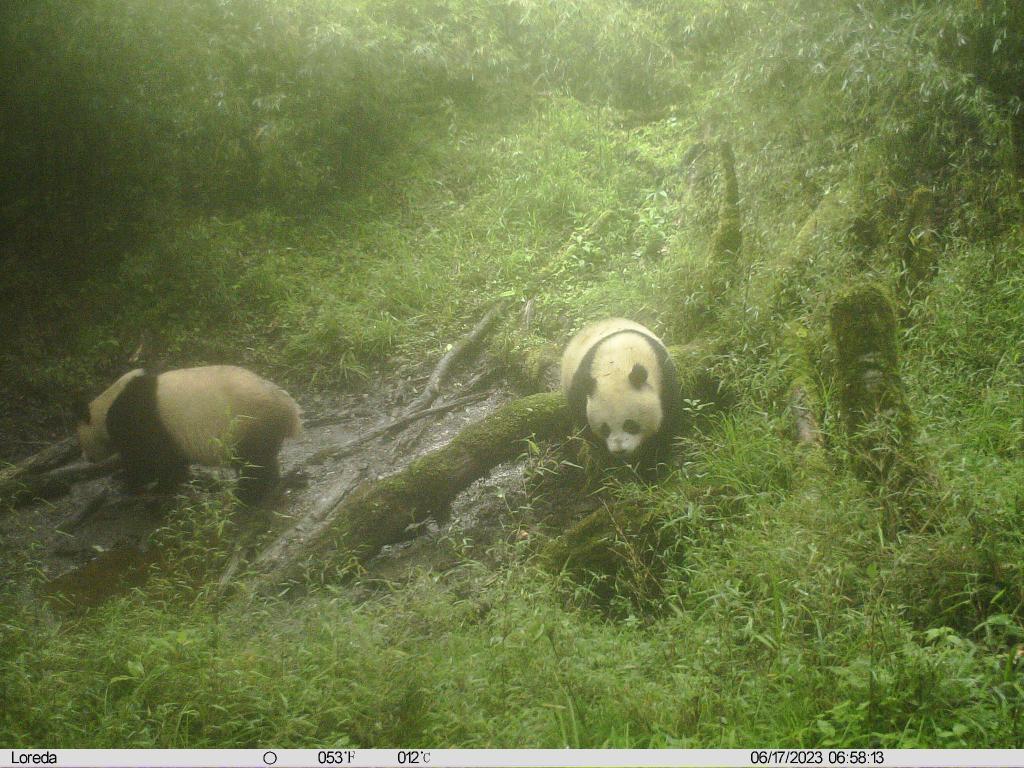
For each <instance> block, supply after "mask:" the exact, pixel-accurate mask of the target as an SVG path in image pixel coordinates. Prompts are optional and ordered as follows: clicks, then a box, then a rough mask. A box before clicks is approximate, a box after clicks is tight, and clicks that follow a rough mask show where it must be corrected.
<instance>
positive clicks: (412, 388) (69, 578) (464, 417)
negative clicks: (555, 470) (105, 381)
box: [0, 378, 527, 605]
mask: <svg viewBox="0 0 1024 768" xmlns="http://www.w3.org/2000/svg"><path fill="white" fill-rule="evenodd" d="M466 380H468V379H464V381H463V382H462V385H464V384H465V383H466ZM420 381H422V378H419V379H417V380H416V382H413V381H410V380H404V381H401V382H399V383H397V384H393V385H384V386H378V387H376V388H374V389H373V390H371V391H367V392H363V393H359V394H339V395H333V396H332V395H322V394H321V395H306V396H303V395H302V394H301V393H297V396H296V399H297V400H298V401H299V402H300V404H301V406H302V407H303V420H304V424H305V429H304V432H303V434H302V435H301V436H300V437H299V438H298V439H296V440H292V441H288V442H287V443H285V446H284V447H283V449H282V451H281V454H280V463H281V471H282V478H283V480H282V483H281V487H280V488H279V490H278V491H277V492H276V494H275V495H273V496H272V497H271V498H270V499H268V500H266V501H265V502H264V503H263V504H262V505H261V507H260V508H259V509H257V510H246V509H244V508H239V509H236V510H235V512H234V520H235V521H236V522H238V523H239V526H238V528H239V532H240V533H239V535H240V537H241V538H242V539H243V540H244V541H246V542H249V543H250V544H251V546H250V547H249V549H248V551H247V552H245V553H244V556H243V557H242V558H241V560H242V561H243V563H244V561H245V560H246V559H247V558H251V557H252V556H253V555H254V554H255V552H256V549H257V548H258V546H262V545H263V544H264V543H266V542H267V541H271V540H273V537H274V536H275V535H281V534H286V535H287V534H289V533H292V534H294V533H295V532H296V531H300V532H301V530H302V526H304V525H306V526H309V525H315V521H316V520H317V519H323V517H324V515H325V513H326V511H327V510H329V509H331V508H333V506H334V503H335V502H336V501H337V500H338V499H339V498H341V497H344V495H345V494H346V493H348V492H349V491H351V490H352V489H353V488H354V487H356V486H357V485H358V484H359V483H360V482H363V481H366V480H372V479H375V478H377V477H381V476H385V475H388V474H391V473H393V472H396V471H398V470H400V469H402V468H403V467H405V466H406V465H407V464H409V463H410V462H411V461H413V460H414V459H416V458H418V457H420V456H422V455H424V454H425V453H428V452H430V451H433V450H435V449H437V448H440V447H442V446H443V445H445V444H446V443H448V442H449V441H450V440H451V439H452V438H453V437H454V436H455V435H456V434H457V433H458V432H459V430H461V429H462V428H463V427H464V426H465V425H467V424H469V423H472V422H475V421H478V420H480V419H482V418H484V417H485V416H486V415H488V414H489V413H491V412H493V411H494V410H495V409H497V408H498V407H500V406H501V405H503V404H504V403H506V402H508V401H509V400H511V399H512V398H513V397H514V394H513V393H512V392H511V391H510V390H509V389H508V388H506V387H504V386H499V387H494V388H491V389H489V390H485V391H481V392H479V398H480V399H479V400H478V401H477V402H474V403H470V404H468V405H464V406H460V407H459V408H457V409H455V410H452V411H450V412H447V413H443V414H435V415H431V416H427V417H424V418H421V419H419V420H416V421H413V422H412V423H410V424H407V425H406V426H404V427H403V428H402V429H400V430H398V431H396V432H395V433H393V434H389V435H386V436H381V437H377V438H374V439H372V440H369V441H367V442H364V443H362V444H360V445H358V446H357V447H356V448H355V449H354V450H353V451H351V452H350V453H348V454H347V455H344V456H342V457H341V458H330V457H328V458H324V457H323V454H324V452H325V449H330V448H334V447H337V446H341V445H343V444H345V443H348V442H349V441H351V440H354V439H356V438H359V437H360V436H362V435H365V433H367V432H368V431H370V430H372V429H374V428H375V427H378V426H380V425H381V424H383V423H386V422H388V421H390V420H391V419H392V418H393V417H394V416H395V415H397V414H399V413H401V411H402V408H403V406H404V404H405V403H408V402H409V401H411V400H412V398H413V397H414V396H415V395H416V385H415V384H416V383H418V382H420ZM462 385H460V383H459V382H458V381H456V382H454V383H452V384H450V385H449V386H448V387H447V388H446V392H445V394H444V395H442V396H441V397H440V398H439V399H438V400H437V401H436V402H435V404H434V405H435V406H436V405H443V404H444V403H445V402H447V401H451V400H454V399H456V398H459V397H462V396H465V394H466V391H465V389H464V388H463V386H462ZM524 448H525V446H524ZM526 475H527V461H526V460H525V459H520V460H518V461H515V462H509V463H506V464H504V465H501V466H499V467H497V468H495V470H494V471H492V472H491V473H490V474H489V475H488V476H486V477H484V478H481V479H480V480H478V481H477V482H475V483H474V484H473V485H472V486H470V487H469V488H468V489H467V490H466V491H464V492H463V493H461V494H460V495H459V496H458V497H457V499H456V501H455V503H454V504H453V506H452V509H451V514H450V516H449V517H448V518H447V519H445V520H444V521H443V522H438V521H435V520H429V521H427V522H426V523H424V524H421V525H419V526H417V527H416V528H415V529H410V530H409V531H408V533H409V539H408V540H407V541H404V542H401V543H398V544H394V545H391V546H388V547H385V548H384V549H383V550H382V551H381V553H380V554H379V555H378V556H377V557H375V558H374V559H373V560H371V561H370V562H369V563H368V564H367V573H366V576H367V578H368V579H369V580H371V581H372V580H373V579H382V580H387V581H395V580H401V579H403V578H405V577H406V576H407V575H408V574H410V573H411V572H413V571H414V570H415V569H417V568H419V567H427V568H430V569H434V570H441V571H443V570H446V569H448V568H450V567H453V566H455V565H457V564H458V563H459V562H460V560H462V559H464V558H465V557H467V556H469V554H470V553H471V554H472V556H473V557H474V558H478V559H479V558H486V556H487V550H488V548H489V547H490V545H492V544H493V543H495V542H496V541H498V540H499V539H500V538H502V537H504V538H513V537H516V536H525V535H527V534H526V533H525V532H524V531H522V530H520V526H521V525H522V520H521V519H517V516H516V515H515V514H513V512H514V510H516V509H517V508H519V507H521V506H522V505H523V502H524V501H525V500H526V498H527V478H526ZM193 477H194V480H193V482H192V483H191V484H190V485H189V486H188V487H185V488H184V489H183V490H182V492H181V494H180V495H179V496H178V497H174V498H168V497H161V496H126V495H124V494H122V493H121V492H120V490H119V482H118V480H119V478H118V476H117V475H116V474H115V475H113V476H108V477H102V478H100V479H96V480H90V481H83V482H79V483H77V484H76V485H74V486H73V487H72V488H71V491H70V492H69V493H67V494H66V495H64V496H62V497H59V498H55V499H52V500H48V501H36V502H32V503H30V504H27V505H24V506H21V507H19V508H17V509H15V510H13V511H0V540H2V541H3V542H4V548H3V550H4V551H6V552H8V553H10V552H15V551H16V552H20V553H22V555H23V556H24V554H25V553H28V556H29V557H30V559H31V564H32V569H33V570H35V571H36V572H37V573H39V574H41V576H42V577H43V579H44V584H45V586H44V588H43V591H44V593H46V594H55V593H61V594H63V595H65V596H66V597H67V598H68V599H69V603H70V604H72V605H88V604H94V603H96V602H99V601H102V600H103V599H105V598H106V597H108V596H110V595H111V594H117V593H119V592H123V591H124V590H125V589H127V588H130V587H132V586H134V585H137V584H140V583H142V582H143V581H144V579H145V576H146V573H147V571H148V570H149V569H148V566H149V564H151V563H152V562H154V561H155V560H156V559H157V558H158V557H159V552H156V551H154V549H155V548H154V546H153V543H152V539H153V535H154V532H155V531H157V529H159V528H160V527H161V526H164V525H166V524H167V523H168V522H169V521H172V520H173V516H174V515H175V514H176V513H177V514H180V509H181V508H182V506H183V504H186V503H188V502H189V501H191V502H193V503H202V501H203V500H205V499H208V498H209V497H210V495H211V494H218V493H223V490H224V487H225V484H226V483H227V484H230V482H231V481H232V473H231V472H230V471H212V470H206V469H197V468H193ZM5 558H6V556H4V555H0V568H3V565H4V564H3V562H2V560H3V559H5ZM237 559H238V558H236V560H237ZM235 565H236V566H237V565H238V563H237V562H236V564H235ZM242 570H244V565H243V566H242V567H241V568H240V569H239V572H241V571H242ZM230 576H232V574H229V577H230ZM362 581H363V583H364V585H365V583H366V579H363V580H362ZM26 597H31V596H30V595H26Z"/></svg>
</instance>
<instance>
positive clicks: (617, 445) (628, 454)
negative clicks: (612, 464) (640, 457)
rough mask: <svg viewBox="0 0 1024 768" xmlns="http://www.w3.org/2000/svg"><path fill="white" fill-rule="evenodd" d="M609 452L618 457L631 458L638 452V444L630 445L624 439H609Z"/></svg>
mask: <svg viewBox="0 0 1024 768" xmlns="http://www.w3.org/2000/svg"><path fill="white" fill-rule="evenodd" d="M608 453H610V454H611V455H612V456H613V457H614V458H616V459H629V458H632V456H633V454H634V453H636V446H635V445H629V444H627V443H625V442H624V441H622V440H609V441H608Z"/></svg>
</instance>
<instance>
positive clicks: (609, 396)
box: [561, 318, 680, 469]
mask: <svg viewBox="0 0 1024 768" xmlns="http://www.w3.org/2000/svg"><path fill="white" fill-rule="evenodd" d="M561 381H562V391H563V392H564V393H565V395H566V398H567V399H568V401H569V410H570V412H571V413H572V416H573V419H574V420H575V421H576V422H577V423H578V424H580V425H587V426H588V427H589V431H590V435H591V438H592V439H593V440H594V441H595V442H597V443H598V444H599V445H601V446H602V447H603V448H604V450H605V451H606V452H607V453H608V454H609V455H610V456H612V457H613V458H615V459H619V460H622V461H626V462H630V463H638V464H639V465H640V466H641V467H644V468H647V469H651V468H653V467H654V466H655V465H656V464H657V462H658V461H659V460H660V459H662V458H663V457H664V456H665V454H666V452H667V449H669V448H670V447H671V443H672V437H673V436H674V434H675V432H676V428H677V422H678V417H679V400H680V395H679V377H678V374H677V373H676V368H675V364H674V363H673V362H672V358H671V357H669V354H668V351H667V350H666V349H665V345H664V344H663V343H662V342H661V340H660V339H659V338H658V337H657V336H655V335H654V334H653V333H651V331H650V330H648V329H647V328H645V327H644V326H642V325H640V323H635V322H633V321H632V320H625V319H623V318H611V319H609V320H602V321H600V322H597V323H593V324H592V325H588V326H587V327H585V328H584V329H583V330H581V331H580V332H579V333H577V334H576V335H575V336H574V337H573V338H572V340H571V341H570V342H569V346H567V347H566V349H565V352H564V354H563V355H562V376H561Z"/></svg>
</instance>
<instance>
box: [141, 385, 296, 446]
mask: <svg viewBox="0 0 1024 768" xmlns="http://www.w3.org/2000/svg"><path fill="white" fill-rule="evenodd" d="M156 384H157V388H156V407H157V413H158V416H159V418H160V421H161V422H162V423H163V425H164V427H165V428H166V429H167V431H168V433H169V434H170V436H171V439H172V440H174V442H175V443H176V444H177V445H178V446H179V447H180V448H181V449H182V450H183V451H184V452H185V454H186V455H187V456H188V457H189V458H190V460H191V461H193V462H195V463H198V464H207V465H211V466H213V465H217V464H223V463H224V462H226V461H227V460H229V459H230V458H231V457H232V456H234V455H235V453H236V451H237V448H238V446H239V445H240V444H241V443H242V442H244V441H245V440H246V439H247V438H248V437H249V436H251V435H254V434H257V435H259V436H261V437H265V438H266V439H271V440H276V441H278V442H279V441H280V440H282V439H283V438H285V437H290V436H293V435H295V434H297V432H298V429H299V426H298V406H297V405H296V404H295V402H294V400H292V398H291V397H290V396H289V395H288V393H287V392H285V391H284V390H283V389H281V388H280V387H278V386H277V385H275V384H273V383H271V382H269V381H267V380H265V379H262V378H260V377H259V376H257V375H256V374H254V373H252V372H251V371H247V370H246V369H244V368H239V367H237V366H232V365H210V366H202V367H198V368H181V369H178V370H173V371H167V372H166V373H162V374H160V375H159V376H158V377H157V381H156Z"/></svg>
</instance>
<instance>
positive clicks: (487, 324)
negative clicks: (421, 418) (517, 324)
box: [405, 303, 504, 414]
mask: <svg viewBox="0 0 1024 768" xmlns="http://www.w3.org/2000/svg"><path fill="white" fill-rule="evenodd" d="M503 309H504V305H503V304H501V303H499V304H496V305H495V306H493V307H491V309H490V310H488V312H487V313H486V314H485V315H484V316H483V317H482V318H480V321H479V322H478V323H477V324H476V325H474V326H473V328H472V329H471V330H470V332H469V333H467V334H466V335H465V336H463V337H462V338H461V339H459V341H457V342H456V343H455V344H453V345H452V348H451V349H449V350H448V351H447V352H446V353H445V354H444V355H443V356H442V357H441V359H440V360H439V361H438V363H437V365H436V366H435V367H434V371H433V373H431V374H430V378H429V379H428V380H427V386H425V387H424V388H423V391H422V392H421V393H420V394H419V395H418V396H417V397H416V398H415V399H414V400H413V401H412V402H411V403H409V405H408V406H406V408H405V413H406V414H413V413H416V412H418V411H422V410H423V409H424V408H426V407H427V406H429V405H430V404H431V403H433V402H434V401H435V400H436V399H437V396H438V395H439V394H441V386H442V385H443V384H444V382H445V380H446V379H447V378H448V375H449V374H450V373H451V370H452V368H453V367H454V365H455V364H456V363H457V362H458V361H459V360H460V359H461V358H462V357H463V356H465V355H466V354H467V353H468V352H470V351H471V350H472V349H473V348H474V347H475V346H476V345H477V344H478V343H479V341H480V340H481V339H482V338H483V337H484V336H485V335H486V334H487V332H488V331H490V329H491V327H492V326H493V325H494V323H495V321H497V319H498V317H499V316H500V315H501V312H502V310H503Z"/></svg>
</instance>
